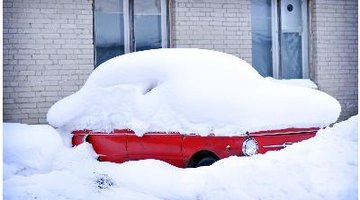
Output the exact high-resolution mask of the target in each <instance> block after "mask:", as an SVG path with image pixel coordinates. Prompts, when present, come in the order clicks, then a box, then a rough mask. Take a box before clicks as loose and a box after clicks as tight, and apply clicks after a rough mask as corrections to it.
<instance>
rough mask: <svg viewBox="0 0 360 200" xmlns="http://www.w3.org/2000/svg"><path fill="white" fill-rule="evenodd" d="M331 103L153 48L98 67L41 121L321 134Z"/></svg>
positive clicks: (242, 68) (236, 69)
mask: <svg viewBox="0 0 360 200" xmlns="http://www.w3.org/2000/svg"><path fill="white" fill-rule="evenodd" d="M340 110H341V107H340V104H339V103H338V101H337V100H336V99H334V98H333V97H331V96H329V95H327V94H325V93H323V92H321V91H318V90H314V89H309V88H305V87H297V86H291V85H287V84H281V83H278V82H276V81H271V80H268V79H266V78H263V77H262V76H261V75H259V74H258V73H257V72H256V70H255V69H254V68H252V67H251V65H249V64H248V63H246V62H245V61H243V60H241V59H240V58H237V57H235V56H232V55H228V54H225V53H220V52H216V51H210V50H201V49H181V48H177V49H156V50H148V51H141V52H135V53H130V54H126V55H123V56H119V57H116V58H113V59H110V60H108V61H107V62H105V63H103V64H101V65H100V66H99V67H97V68H96V69H95V70H94V71H93V73H92V74H91V75H90V77H89V78H88V80H87V81H86V83H85V85H84V86H83V87H82V88H81V89H80V90H79V91H78V92H76V93H75V94H73V95H70V96H68V97H66V98H64V99H62V100H60V101H59V102H57V103H56V104H54V105H53V106H52V107H51V108H50V110H49V112H48V115H47V119H48V122H49V123H50V125H52V126H53V127H57V128H61V129H62V130H67V131H71V130H76V129H77V130H81V129H92V130H101V131H111V130H113V129H123V128H129V129H132V130H134V131H135V132H136V134H137V135H139V136H141V135H143V134H144V133H145V132H150V131H161V132H174V131H177V132H182V133H197V134H200V135H208V134H209V133H214V134H216V135H235V134H241V133H246V132H248V131H249V132H252V131H259V130H269V129H281V128H289V127H299V128H307V127H325V126H327V125H329V124H331V123H334V122H335V121H336V120H337V118H338V116H339V114H340Z"/></svg>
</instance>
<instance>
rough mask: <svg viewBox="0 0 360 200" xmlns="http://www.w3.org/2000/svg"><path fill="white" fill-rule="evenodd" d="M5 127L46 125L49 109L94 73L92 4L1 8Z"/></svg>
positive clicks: (11, 2)
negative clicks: (9, 125)
mask: <svg viewBox="0 0 360 200" xmlns="http://www.w3.org/2000/svg"><path fill="white" fill-rule="evenodd" d="M3 7H4V9H3V12H4V15H3V17H4V18H3V20H4V24H3V31H4V35H3V38H4V47H3V49H4V58H3V59H4V68H3V76H4V79H3V81H4V82H3V89H4V90H3V94H4V97H3V98H4V99H3V105H4V113H3V115H4V116H3V117H4V121H7V122H22V123H28V124H35V123H45V122H46V113H47V111H48V109H49V107H50V106H51V105H52V104H53V103H54V102H56V101H57V100H59V99H61V98H63V97H64V96H67V95H69V94H71V93H73V92H75V91H77V90H78V89H79V88H80V87H81V86H82V85H83V83H84V81H85V80H86V79H87V77H88V75H89V73H91V71H92V70H93V68H94V65H93V61H94V59H93V31H92V30H93V15H92V1H89V0H46V1H45V0H5V1H4V2H3Z"/></svg>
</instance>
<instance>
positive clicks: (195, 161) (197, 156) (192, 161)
mask: <svg viewBox="0 0 360 200" xmlns="http://www.w3.org/2000/svg"><path fill="white" fill-rule="evenodd" d="M206 157H211V158H214V159H215V160H219V157H218V156H217V155H216V154H215V153H213V152H211V151H208V150H201V151H198V152H196V153H195V154H194V155H193V156H192V157H191V158H190V160H189V162H188V164H187V167H196V166H197V164H198V163H199V162H200V161H201V160H202V159H204V158H206Z"/></svg>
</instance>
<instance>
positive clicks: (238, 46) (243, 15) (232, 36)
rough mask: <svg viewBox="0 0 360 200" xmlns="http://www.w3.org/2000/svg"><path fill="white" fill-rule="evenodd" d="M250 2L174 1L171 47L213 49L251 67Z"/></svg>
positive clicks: (218, 0)
mask: <svg viewBox="0 0 360 200" xmlns="http://www.w3.org/2000/svg"><path fill="white" fill-rule="evenodd" d="M250 6H251V1H238V0H174V1H173V2H172V11H173V12H172V17H173V19H172V22H173V25H172V28H173V30H172V34H173V35H172V37H173V41H172V42H173V46H174V47H192V48H205V49H213V50H217V51H221V52H226V53H230V54H233V55H236V56H238V57H240V58H243V59H244V60H246V61H248V62H249V63H251V22H250V20H251V13H250V11H251V7H250Z"/></svg>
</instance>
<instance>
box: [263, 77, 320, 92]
mask: <svg viewBox="0 0 360 200" xmlns="http://www.w3.org/2000/svg"><path fill="white" fill-rule="evenodd" d="M266 79H267V80H269V81H274V82H277V83H281V84H287V85H295V86H300V87H307V88H312V89H318V86H317V85H316V84H315V83H314V82H313V81H311V80H310V79H275V78H272V77H266Z"/></svg>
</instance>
